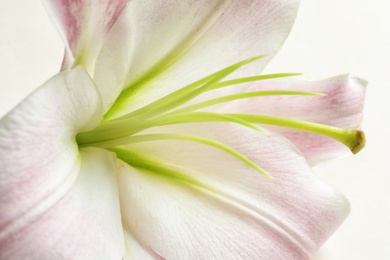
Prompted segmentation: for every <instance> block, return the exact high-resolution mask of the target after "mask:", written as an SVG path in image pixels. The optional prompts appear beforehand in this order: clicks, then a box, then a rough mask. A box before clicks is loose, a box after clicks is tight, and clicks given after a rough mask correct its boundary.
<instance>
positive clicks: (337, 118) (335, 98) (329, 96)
mask: <svg viewBox="0 0 390 260" xmlns="http://www.w3.org/2000/svg"><path fill="white" fill-rule="evenodd" d="M366 85H367V82H365V81H364V80H361V79H358V78H351V77H349V76H348V75H341V76H337V77H333V78H329V79H326V80H322V81H317V82H309V81H303V80H299V79H291V78H284V79H273V80H265V81H259V82H257V83H255V84H254V85H253V86H252V87H251V88H249V89H248V91H259V90H294V91H308V92H319V93H324V94H326V95H325V96H269V97H258V98H252V99H249V100H248V99H246V100H240V101H236V102H232V103H230V104H228V105H226V106H225V107H224V108H223V109H222V111H223V112H228V113H251V114H265V115H273V116H281V117H289V118H295V119H299V120H305V121H310V122H316V123H321V124H325V125H331V126H336V127H340V128H345V129H358V128H359V126H360V124H361V121H362V117H363V106H364V98H365V91H366ZM267 127H268V126H267ZM272 129H273V130H274V131H277V132H279V133H281V134H282V135H284V136H285V137H287V138H288V139H289V140H290V141H292V142H293V143H294V144H295V145H296V146H297V147H298V148H299V149H300V150H301V152H302V153H303V154H304V155H305V157H306V158H307V159H308V160H309V162H310V163H313V164H316V163H318V162H321V161H323V160H327V159H331V158H334V157H339V156H342V155H346V154H350V150H349V149H348V148H347V147H345V146H344V145H343V144H340V143H338V142H337V141H334V140H333V139H330V138H326V137H322V136H319V135H315V134H310V133H306V132H302V131H296V130H292V129H289V128H276V127H272Z"/></svg>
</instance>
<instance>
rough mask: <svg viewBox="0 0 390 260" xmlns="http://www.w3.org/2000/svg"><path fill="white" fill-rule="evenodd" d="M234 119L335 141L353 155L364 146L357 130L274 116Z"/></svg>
mask: <svg viewBox="0 0 390 260" xmlns="http://www.w3.org/2000/svg"><path fill="white" fill-rule="evenodd" d="M232 115H234V116H235V117H238V118H241V119H244V120H246V121H248V122H251V123H256V124H266V125H275V126H281V127H287V128H293V129H297V130H301V131H305V132H310V133H314V134H319V135H323V136H327V137H330V138H332V139H335V140H337V141H339V142H341V143H343V144H344V145H346V146H347V147H348V148H349V149H350V150H351V151H352V152H353V153H354V154H356V153H358V152H359V151H360V150H361V149H363V148H364V145H365V142H366V140H365V137H364V133H363V132H362V131H359V130H351V129H342V128H337V127H333V126H328V125H323V124H317V123H312V122H307V121H301V120H296V119H291V118H283V117H276V116H265V115H252V114H232Z"/></svg>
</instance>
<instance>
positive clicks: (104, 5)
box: [45, 0, 128, 72]
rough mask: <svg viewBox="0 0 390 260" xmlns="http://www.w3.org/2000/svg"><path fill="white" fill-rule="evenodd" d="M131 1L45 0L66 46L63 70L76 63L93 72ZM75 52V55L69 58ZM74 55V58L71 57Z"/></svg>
mask: <svg viewBox="0 0 390 260" xmlns="http://www.w3.org/2000/svg"><path fill="white" fill-rule="evenodd" d="M127 2H128V0H117V1H115V0H103V1H92V0H59V1H53V0H45V3H46V5H47V7H48V11H49V14H50V15H51V16H52V19H53V20H54V22H55V24H56V25H57V27H58V29H59V31H60V34H61V35H62V36H63V38H64V40H65V44H66V46H67V48H66V52H69V53H67V54H66V59H64V63H63V69H69V68H70V67H72V65H73V64H72V63H73V61H74V60H76V61H78V62H81V63H82V64H83V65H84V66H85V67H86V68H87V70H88V71H89V72H92V68H93V67H94V62H95V59H96V56H97V55H98V52H99V51H100V48H101V45H102V43H103V41H104V39H105V36H106V34H107V33H108V32H109V30H110V29H111V27H112V26H113V24H114V23H115V21H116V19H117V18H118V16H119V15H120V14H121V12H122V10H123V8H124V7H125V5H126V4H127ZM70 53H72V55H70ZM71 56H72V59H71V58H70V57H71Z"/></svg>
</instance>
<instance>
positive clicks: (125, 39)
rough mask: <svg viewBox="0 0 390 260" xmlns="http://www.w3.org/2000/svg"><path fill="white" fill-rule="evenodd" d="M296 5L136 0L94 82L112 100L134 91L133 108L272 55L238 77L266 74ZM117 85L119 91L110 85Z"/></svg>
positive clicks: (265, 0) (283, 1)
mask: <svg viewBox="0 0 390 260" xmlns="http://www.w3.org/2000/svg"><path fill="white" fill-rule="evenodd" d="M297 8H298V1H297V0H279V1H271V0H262V1H253V0H245V1H209V0H201V1H191V0H185V1H177V0H171V1H162V0H157V1H156V0H149V1H131V2H130V3H129V5H128V6H127V7H126V8H125V9H124V11H123V13H122V15H121V16H120V17H119V18H118V20H117V23H116V24H115V25H114V26H113V28H112V30H111V31H110V34H109V37H108V39H107V42H106V43H105V46H104V48H103V49H102V53H101V54H100V56H99V59H98V61H97V65H96V70H95V73H94V75H95V76H94V79H95V80H96V82H97V85H98V87H100V89H101V92H102V93H104V94H103V96H104V97H106V96H107V97H108V101H107V102H108V103H109V104H111V103H112V102H113V101H114V100H115V99H116V97H117V95H118V94H119V93H120V92H121V91H122V89H123V88H127V89H128V90H129V93H131V95H133V96H132V99H131V104H130V103H127V105H128V107H127V108H124V109H127V110H132V109H134V108H137V107H141V106H143V105H145V104H147V103H150V102H151V101H152V100H155V99H157V98H159V97H161V96H163V95H166V94H167V93H170V92H172V91H174V90H176V89H179V88H182V87H184V86H185V85H187V84H189V83H192V82H194V81H196V80H199V79H201V78H203V77H205V76H207V75H209V74H211V73H214V72H216V71H218V70H221V69H223V68H224V67H226V66H227V65H232V64H234V63H236V62H239V61H242V60H244V59H247V58H252V57H254V56H258V55H263V54H265V55H267V56H266V57H265V58H263V59H261V60H259V61H258V62H255V63H253V64H251V65H249V66H246V67H245V70H243V71H242V72H240V73H236V74H235V75H236V76H240V75H241V76H242V75H252V74H254V73H259V72H260V71H261V70H262V69H263V68H264V66H265V65H266V63H267V62H268V61H269V60H270V59H271V58H272V57H273V56H274V55H275V53H276V52H277V51H278V50H279V48H280V47H281V45H282V43H283V42H284V40H285V38H286V37H287V34H288V33H289V31H290V29H291V26H292V24H293V21H294V19H295V16H296V12H297ZM113 84H114V85H115V86H116V90H115V91H113V90H112V88H107V86H113ZM104 88H105V89H104ZM137 93H138V94H137ZM145 93H147V95H144V94H145ZM106 107H109V105H107V106H106Z"/></svg>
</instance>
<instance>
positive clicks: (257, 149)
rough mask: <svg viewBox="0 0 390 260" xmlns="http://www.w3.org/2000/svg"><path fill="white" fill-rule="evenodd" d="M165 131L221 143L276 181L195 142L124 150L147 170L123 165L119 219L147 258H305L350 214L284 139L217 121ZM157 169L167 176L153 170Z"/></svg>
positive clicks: (136, 145) (142, 145) (150, 144)
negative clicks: (141, 158) (142, 158)
mask: <svg viewBox="0 0 390 260" xmlns="http://www.w3.org/2000/svg"><path fill="white" fill-rule="evenodd" d="M163 129H165V130H166V131H169V132H180V133H188V134H198V135H201V136H205V137H209V138H213V139H216V140H219V141H221V142H223V143H225V144H227V145H229V146H231V147H233V148H235V149H237V150H238V151H240V152H242V153H244V154H245V155H246V156H248V157H249V158H251V159H252V160H253V161H255V162H256V163H257V164H258V165H259V166H260V167H262V168H263V169H265V170H266V171H267V172H268V173H270V174H271V175H272V177H273V179H271V180H270V179H267V178H265V177H263V176H262V175H260V174H259V173H258V172H255V171H254V170H253V169H252V168H249V167H248V166H247V165H245V164H243V163H242V162H241V161H238V160H236V159H235V158H233V157H231V156H230V155H227V154H226V153H224V152H221V151H219V150H216V149H214V148H211V147H208V146H204V145H201V144H194V143H187V142H184V143H183V142H182V141H154V142H150V143H142V144H132V145H131V146H129V149H131V150H132V151H133V152H136V153H137V154H140V155H143V156H146V158H147V160H151V161H153V162H154V163H153V166H152V167H148V166H147V164H144V165H143V166H140V164H138V166H136V167H135V168H132V167H129V166H126V165H124V166H123V168H122V173H121V175H120V183H121V186H120V194H121V195H120V196H121V205H122V209H123V211H122V219H123V222H124V227H125V229H126V230H127V231H128V232H132V233H133V234H134V236H135V237H137V238H138V239H139V240H140V241H142V243H141V244H143V246H144V248H145V250H147V251H149V252H150V254H151V255H155V254H157V255H160V256H162V257H164V258H166V259H309V258H310V257H311V256H312V255H313V254H314V252H315V251H316V250H317V249H318V247H319V246H321V245H322V244H323V243H324V241H325V240H326V239H327V238H328V237H329V236H330V235H331V234H332V233H333V232H334V231H335V229H336V228H337V227H338V226H339V225H340V224H341V223H342V222H343V220H344V218H345V217H346V215H347V213H348V203H347V202H346V200H345V198H344V197H343V196H342V195H340V194H339V193H337V192H335V191H334V190H333V189H331V188H330V187H328V186H327V185H325V184H324V183H322V182H321V181H319V180H318V179H317V178H316V176H315V175H314V174H313V172H312V171H311V169H310V167H309V166H308V165H307V163H306V161H305V160H304V158H303V157H302V156H301V155H300V154H299V152H298V151H297V150H296V149H295V147H294V146H293V145H291V144H290V143H289V142H288V141H286V140H285V139H284V138H281V137H278V136H275V135H273V134H268V135H265V134H261V133H257V132H254V131H252V130H249V129H245V128H243V127H240V126H235V125H231V124H224V123H223V124H221V123H219V124H203V125H202V126H201V125H200V124H197V125H190V126H186V127H184V126H181V127H177V126H175V127H174V126H172V127H166V128H162V127H161V128H159V129H158V130H156V131H158V132H160V131H161V130H163ZM163 167H165V169H166V171H162V170H158V169H159V168H160V169H161V168H163ZM167 171H168V172H169V171H176V172H177V176H170V175H169V173H167ZM135 208H136V209H137V211H134V210H132V209H135ZM129 250H130V251H131V248H130V249H129Z"/></svg>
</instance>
